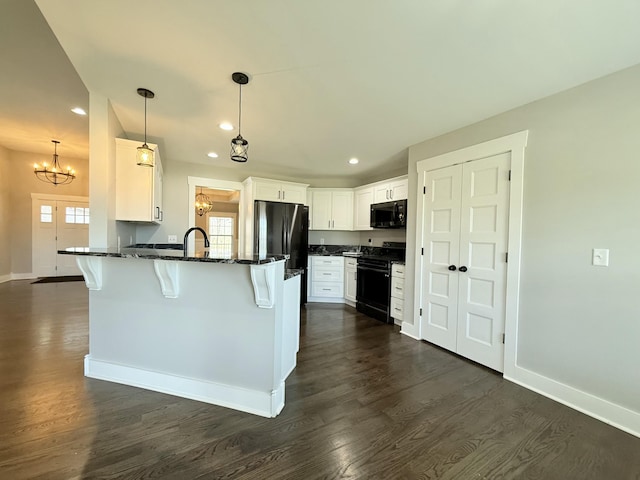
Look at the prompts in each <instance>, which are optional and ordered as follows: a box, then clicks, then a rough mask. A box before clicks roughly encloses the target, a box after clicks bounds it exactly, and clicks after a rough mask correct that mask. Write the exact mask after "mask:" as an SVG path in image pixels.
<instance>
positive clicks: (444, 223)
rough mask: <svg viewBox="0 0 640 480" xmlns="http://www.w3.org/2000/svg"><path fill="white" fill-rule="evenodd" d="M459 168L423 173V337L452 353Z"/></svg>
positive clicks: (455, 166) (456, 302) (456, 261)
mask: <svg viewBox="0 0 640 480" xmlns="http://www.w3.org/2000/svg"><path fill="white" fill-rule="evenodd" d="M461 170H462V166H461V165H454V166H452V167H447V168H443V169H440V170H434V171H430V172H426V173H425V183H424V184H425V186H426V187H427V191H426V195H425V210H424V212H425V213H424V229H425V232H424V236H423V238H424V239H425V240H426V241H425V247H424V248H425V250H424V255H423V263H424V267H423V272H424V275H425V276H426V278H425V280H426V281H425V282H424V283H423V285H424V286H425V287H424V291H423V299H424V301H423V308H425V311H424V313H423V317H422V318H423V322H424V324H423V328H422V332H423V336H424V339H425V340H428V341H430V342H433V343H435V344H436V345H440V346H441V347H444V348H446V349H448V350H452V351H454V352H455V351H456V336H457V318H458V272H457V271H451V270H449V267H450V266H451V265H458V264H459V263H458V260H459V256H460V190H461V185H462V182H461Z"/></svg>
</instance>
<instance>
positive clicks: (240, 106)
mask: <svg viewBox="0 0 640 480" xmlns="http://www.w3.org/2000/svg"><path fill="white" fill-rule="evenodd" d="M239 85H240V99H239V101H238V135H240V136H242V84H241V83H240V84H239Z"/></svg>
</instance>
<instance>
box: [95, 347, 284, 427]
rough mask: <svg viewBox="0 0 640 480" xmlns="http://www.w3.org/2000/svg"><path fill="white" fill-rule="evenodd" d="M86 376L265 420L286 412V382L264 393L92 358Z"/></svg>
mask: <svg viewBox="0 0 640 480" xmlns="http://www.w3.org/2000/svg"><path fill="white" fill-rule="evenodd" d="M84 374H85V376H87V377H91V378H97V379H99V380H106V381H109V382H115V383H122V384H124V385H129V386H132V387H139V388H144V389H146V390H153V391H154V392H161V393H167V394H169V395H175V396H178V397H183V398H189V399H191V400H198V401H200V402H206V403H211V404H213V405H219V406H221V407H227V408H233V409H235V410H240V411H243V412H247V413H252V414H254V415H260V416H263V417H275V416H277V415H278V414H279V413H280V412H281V411H282V409H283V408H284V382H282V383H281V384H280V386H279V387H278V388H277V389H276V390H273V391H272V392H261V391H257V390H249V389H246V388H241V387H235V386H232V385H223V384H219V383H214V382H208V381H204V380H197V379H193V378H186V377H180V376H176V375H171V374H167V373H160V372H152V371H149V370H142V369H139V368H133V367H128V366H125V365H118V364H115V363H109V362H104V361H101V360H94V359H92V358H91V356H90V355H86V356H85V357H84Z"/></svg>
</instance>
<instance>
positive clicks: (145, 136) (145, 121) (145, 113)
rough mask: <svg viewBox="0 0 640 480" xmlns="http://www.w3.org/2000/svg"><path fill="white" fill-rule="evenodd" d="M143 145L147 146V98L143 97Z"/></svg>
mask: <svg viewBox="0 0 640 480" xmlns="http://www.w3.org/2000/svg"><path fill="white" fill-rule="evenodd" d="M144 144H145V145H146V144H147V96H146V95H145V97H144Z"/></svg>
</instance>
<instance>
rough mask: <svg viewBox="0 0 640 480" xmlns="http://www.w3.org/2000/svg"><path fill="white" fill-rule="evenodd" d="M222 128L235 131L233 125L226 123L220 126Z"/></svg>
mask: <svg viewBox="0 0 640 480" xmlns="http://www.w3.org/2000/svg"><path fill="white" fill-rule="evenodd" d="M220 128H221V129H223V130H233V125H231V124H230V123H229V122H224V123H221V124H220Z"/></svg>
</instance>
